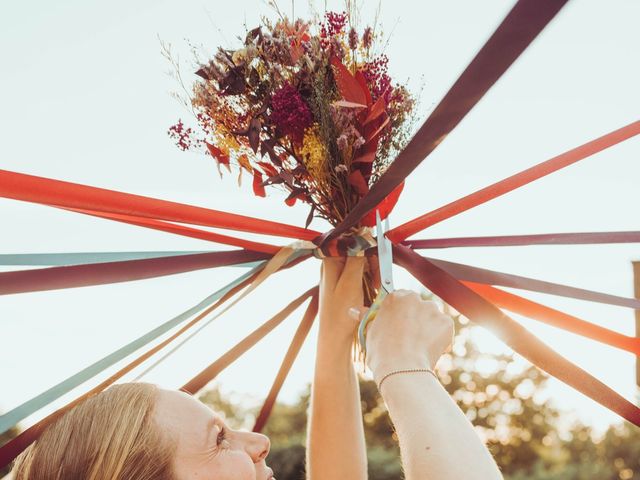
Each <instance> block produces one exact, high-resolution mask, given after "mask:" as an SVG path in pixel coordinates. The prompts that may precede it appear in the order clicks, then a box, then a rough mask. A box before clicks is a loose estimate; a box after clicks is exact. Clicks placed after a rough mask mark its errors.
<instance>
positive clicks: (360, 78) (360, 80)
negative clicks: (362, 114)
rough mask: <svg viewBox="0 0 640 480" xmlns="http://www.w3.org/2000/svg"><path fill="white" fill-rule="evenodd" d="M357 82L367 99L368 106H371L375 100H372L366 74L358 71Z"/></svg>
mask: <svg viewBox="0 0 640 480" xmlns="http://www.w3.org/2000/svg"><path fill="white" fill-rule="evenodd" d="M356 80H357V81H358V83H359V84H360V87H361V88H362V91H363V92H364V95H365V97H366V99H367V106H371V104H372V103H373V99H372V98H371V92H369V86H368V85H367V79H366V78H364V73H362V72H361V71H360V70H358V71H356Z"/></svg>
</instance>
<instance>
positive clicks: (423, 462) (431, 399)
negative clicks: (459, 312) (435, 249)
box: [355, 290, 502, 480]
mask: <svg viewBox="0 0 640 480" xmlns="http://www.w3.org/2000/svg"><path fill="white" fill-rule="evenodd" d="M364 311H365V309H364V308H361V309H360V314H362V312H364ZM355 316H356V317H357V315H355ZM452 339H453V321H452V319H451V317H449V316H448V315H445V314H443V313H441V312H440V310H439V309H438V307H437V305H436V304H435V303H433V302H429V301H424V300H422V299H421V298H420V296H419V295H418V294H417V293H415V292H411V291H408V290H397V291H395V292H393V293H392V294H390V295H389V296H387V297H386V298H385V299H384V302H383V303H382V305H381V307H380V310H379V312H378V315H377V317H376V319H375V320H374V321H373V322H372V323H371V324H370V327H369V328H368V330H367V360H368V364H369V367H370V368H371V370H372V372H373V375H374V379H375V380H376V383H378V385H380V382H381V381H382V385H381V386H380V393H381V394H382V397H383V398H384V400H385V403H386V404H387V408H388V410H389V415H390V416H391V420H392V421H393V424H394V426H395V428H396V432H397V434H398V438H399V441H400V451H401V455H402V464H403V467H404V471H405V475H406V479H407V480H426V479H440V478H464V479H465V480H476V479H477V480H496V479H502V475H501V473H500V471H499V470H498V467H497V466H496V464H495V462H494V460H493V458H492V456H491V454H490V453H489V451H488V449H487V448H486V446H485V445H484V444H483V443H482V441H481V439H480V438H479V436H478V435H477V433H476V432H475V430H474V429H473V425H472V424H471V422H470V421H469V420H468V419H467V417H466V416H465V415H464V413H463V412H462V410H460V408H459V407H458V406H457V405H456V403H455V402H454V401H453V399H452V398H451V396H450V395H449V394H448V393H447V391H446V390H445V389H444V388H443V387H442V385H441V384H440V382H439V381H438V380H437V378H436V376H435V374H431V373H429V372H427V371H425V369H431V367H432V366H435V364H436V362H437V361H438V358H440V356H441V355H442V353H443V352H444V351H445V350H446V348H447V347H449V345H451V342H452ZM403 370H413V371H410V372H403V373H394V372H401V371H403ZM389 374H390V375H389ZM385 377H386V378H385Z"/></svg>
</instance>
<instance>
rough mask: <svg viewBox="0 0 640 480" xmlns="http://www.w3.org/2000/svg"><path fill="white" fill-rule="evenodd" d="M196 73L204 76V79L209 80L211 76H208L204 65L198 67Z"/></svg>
mask: <svg viewBox="0 0 640 480" xmlns="http://www.w3.org/2000/svg"><path fill="white" fill-rule="evenodd" d="M196 75H198V76H199V77H202V78H204V79H205V80H211V77H209V74H208V73H207V70H206V69H205V67H202V68H200V69H199V70H198V71H197V72H196Z"/></svg>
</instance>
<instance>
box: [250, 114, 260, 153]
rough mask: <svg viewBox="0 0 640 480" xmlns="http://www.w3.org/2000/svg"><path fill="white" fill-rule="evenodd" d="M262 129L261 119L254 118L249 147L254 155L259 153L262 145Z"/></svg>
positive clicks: (251, 124) (251, 123) (251, 125)
mask: <svg viewBox="0 0 640 480" xmlns="http://www.w3.org/2000/svg"><path fill="white" fill-rule="evenodd" d="M261 128H262V122H261V121H260V119H259V118H253V119H252V120H251V122H250V123H249V132H248V134H247V135H248V137H249V145H250V146H251V149H252V150H253V153H257V152H258V146H259V145H260V129H261Z"/></svg>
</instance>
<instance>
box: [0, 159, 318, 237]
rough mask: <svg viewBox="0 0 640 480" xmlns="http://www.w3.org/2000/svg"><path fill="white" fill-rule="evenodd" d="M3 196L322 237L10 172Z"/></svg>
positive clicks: (0, 175)
mask: <svg viewBox="0 0 640 480" xmlns="http://www.w3.org/2000/svg"><path fill="white" fill-rule="evenodd" d="M0 197H6V198H12V199H14V200H22V201H25V202H31V203H39V204H42V205H49V206H54V207H63V208H70V209H80V210H87V211H92V212H101V213H111V214H120V215H132V216H135V217H146V218H152V219H157V220H165V221H170V222H178V223H190V224H194V225H202V226H207V227H219V228H226V229H229V230H239V231H243V232H251V233H262V234H265V235H275V236H279V237H290V238H302V239H306V240H311V239H313V238H315V237H316V236H317V235H318V234H319V232H314V231H313V230H307V229H304V228H300V227H294V226H292V225H286V224H284V223H278V222H272V221H269V220H262V219H258V218H252V217H247V216H244V215H237V214H234V213H227V212H222V211H219V210H212V209H208V208H203V207H197V206H194V205H186V204H182V203H177V202H170V201H167V200H160V199H157V198H151V197H145V196H142V195H134V194H131V193H124V192H118V191H115V190H107V189H104V188H97V187H91V186H88V185H81V184H78V183H71V182H64V181H61V180H53V179H49V178H44V177H36V176H33V175H27V174H24V173H17V172H11V171H8V170H0Z"/></svg>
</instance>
